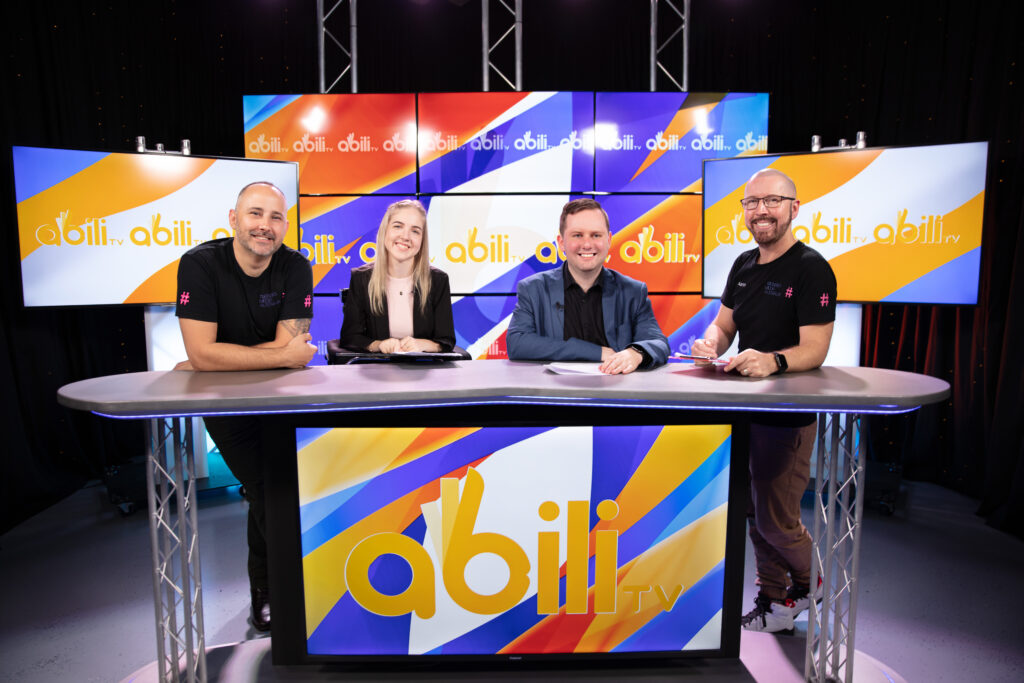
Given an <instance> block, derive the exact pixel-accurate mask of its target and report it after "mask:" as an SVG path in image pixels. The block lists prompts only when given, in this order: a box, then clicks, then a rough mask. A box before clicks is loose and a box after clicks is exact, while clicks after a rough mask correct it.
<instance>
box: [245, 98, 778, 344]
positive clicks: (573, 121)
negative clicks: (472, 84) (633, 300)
mask: <svg viewBox="0 0 1024 683" xmlns="http://www.w3.org/2000/svg"><path fill="white" fill-rule="evenodd" d="M243 110H244V120H245V148H246V155H247V156H251V157H258V158H266V159H277V160H288V161H294V162H297V163H298V165H299V178H300V188H301V193H302V194H301V197H300V200H299V207H300V208H299V215H300V219H301V239H300V249H301V250H302V252H303V253H304V254H305V255H306V256H307V257H308V258H309V259H310V261H311V262H312V263H313V270H314V283H315V285H314V286H315V293H316V294H317V298H318V301H317V303H318V304H320V305H319V306H318V309H326V308H329V307H330V306H331V304H328V303H327V301H328V299H329V298H334V299H337V297H338V293H339V291H340V290H341V289H343V288H345V287H347V286H348V284H349V277H350V272H351V270H352V268H354V267H357V266H360V265H363V264H365V263H369V262H371V261H372V260H373V259H374V258H375V256H376V254H375V243H374V242H375V238H376V233H377V229H378V226H379V224H380V220H381V218H382V216H383V215H384V212H385V210H386V208H387V206H388V205H389V204H390V203H392V202H394V201H397V200H398V199H401V198H406V197H416V198H418V199H419V200H420V201H421V202H423V204H424V205H425V206H426V207H427V211H428V214H427V227H428V238H429V243H430V258H431V263H432V265H434V266H436V267H438V268H441V269H442V270H444V271H445V272H446V273H448V275H449V278H450V280H451V287H452V292H453V295H454V296H455V301H454V315H455V325H456V333H457V343H458V344H459V345H460V346H462V347H463V348H466V349H467V350H470V353H471V354H472V355H473V357H474V358H501V357H505V348H504V332H505V328H506V327H507V325H508V318H509V316H510V315H511V311H512V307H513V306H514V304H515V301H514V296H513V295H514V294H515V291H516V284H517V283H518V282H519V281H520V280H521V279H523V278H525V277H528V276H530V275H532V274H534V273H536V272H539V271H542V270H547V269H551V268H557V267H560V266H561V264H562V262H563V261H564V256H563V255H562V254H561V253H559V251H558V248H557V245H556V241H555V237H556V235H557V232H558V216H559V213H560V212H561V208H562V206H563V205H564V204H565V203H566V202H567V201H569V200H570V199H574V198H576V197H579V196H596V197H597V199H598V200H599V201H600V202H601V203H602V205H603V206H604V207H605V209H606V211H607V212H608V214H609V219H610V222H611V228H612V233H613V238H612V249H611V253H610V260H609V262H608V265H609V267H611V268H614V269H616V270H618V271H620V272H623V273H625V274H626V275H629V276H631V277H634V278H637V279H640V280H643V281H644V282H646V283H647V284H648V289H649V291H651V292H652V293H665V294H672V295H677V297H676V298H671V297H666V298H665V300H664V302H663V304H662V305H661V306H660V307H659V305H658V304H655V313H656V314H657V315H658V316H659V322H661V323H662V327H663V330H664V331H665V332H666V334H667V335H668V336H670V338H673V337H680V335H681V334H682V331H683V330H684V328H686V329H687V330H688V329H689V328H688V327H687V322H688V321H690V320H691V317H692V315H694V314H696V313H699V312H700V311H701V310H703V309H705V308H706V307H707V306H708V305H709V304H711V303H713V302H710V301H707V300H704V299H702V298H701V296H700V292H701V277H702V276H701V273H702V260H703V253H702V246H701V239H702V234H701V229H700V226H701V199H700V193H701V190H702V183H701V177H702V163H703V161H704V160H705V159H710V158H717V157H723V156H750V155H762V154H764V153H765V152H766V150H767V128H768V96H767V95H766V94H759V93H600V92H597V93H595V92H511V93H509V92H502V93H429V94H428V93H421V94H383V95H378V94H366V95H287V96H285V95H282V96H273V95H264V96H246V97H244V98H243ZM678 295H684V296H678ZM659 309H660V312H659ZM329 317H330V318H331V320H330V321H329V322H325V323H323V324H326V325H327V326H328V329H327V330H326V331H325V333H327V334H331V337H328V338H334V337H337V329H338V328H340V322H341V317H340V315H336V316H335V315H334V314H329ZM702 322H703V318H702ZM703 324H704V325H705V326H706V322H703ZM317 325H318V321H316V320H315V321H314V328H316V327H317ZM703 329H704V328H703V327H701V329H700V330H699V331H698V332H696V333H695V334H696V335H699V334H700V333H702V332H703ZM330 330H333V332H332V331H330ZM673 350H683V349H681V348H675V347H674V348H673Z"/></svg>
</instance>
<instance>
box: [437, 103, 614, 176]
mask: <svg viewBox="0 0 1024 683" xmlns="http://www.w3.org/2000/svg"><path fill="white" fill-rule="evenodd" d="M593 128H594V94H593V93H592V92H525V93H524V92H507V93H422V94H420V95H419V165H420V192H426V193H440V192H487V193H494V192H588V191H591V190H592V189H593V188H594V147H593Z"/></svg>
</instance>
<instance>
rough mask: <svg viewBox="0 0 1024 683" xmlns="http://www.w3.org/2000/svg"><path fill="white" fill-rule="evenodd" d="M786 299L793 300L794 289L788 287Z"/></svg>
mask: <svg viewBox="0 0 1024 683" xmlns="http://www.w3.org/2000/svg"><path fill="white" fill-rule="evenodd" d="M786 298H787V299H792V298H793V288H792V287H786Z"/></svg>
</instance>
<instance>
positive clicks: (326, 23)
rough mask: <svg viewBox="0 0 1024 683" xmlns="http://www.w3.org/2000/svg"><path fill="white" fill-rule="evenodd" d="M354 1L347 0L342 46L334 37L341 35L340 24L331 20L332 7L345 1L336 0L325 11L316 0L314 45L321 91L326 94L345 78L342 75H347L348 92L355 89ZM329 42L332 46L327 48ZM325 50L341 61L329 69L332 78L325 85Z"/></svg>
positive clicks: (341, 22) (356, 89) (319, 0)
mask: <svg viewBox="0 0 1024 683" xmlns="http://www.w3.org/2000/svg"><path fill="white" fill-rule="evenodd" d="M356 2H357V0H348V47H345V45H344V44H343V43H342V42H341V40H339V39H338V36H341V35H344V30H345V26H344V23H343V21H342V20H340V19H338V18H336V17H335V18H333V19H332V15H334V14H335V10H337V9H338V8H339V7H341V6H342V5H343V4H345V0H336V1H335V3H334V4H333V5H331V8H330V9H329V10H327V12H326V13H325V12H324V0H316V28H317V32H316V45H317V55H318V56H319V60H318V61H319V65H320V92H321V93H329V92H331V91H332V90H334V86H336V85H338V83H339V82H340V81H341V79H342V78H344V77H345V74H349V78H350V82H351V85H352V92H359V79H358V77H357V76H358V74H357V69H356V28H357V22H356ZM338 15H342V13H341V12H339V13H338ZM332 26H333V30H332V28H331V27H332ZM329 45H333V46H334V48H335V49H331V50H328V46H329ZM328 53H330V54H331V55H334V56H337V57H340V59H341V64H340V65H339V66H338V67H337V68H336V69H332V70H331V75H332V76H333V80H332V81H331V84H330V85H327V76H328V72H327V68H328V67H327V55H328Z"/></svg>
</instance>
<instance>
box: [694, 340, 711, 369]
mask: <svg viewBox="0 0 1024 683" xmlns="http://www.w3.org/2000/svg"><path fill="white" fill-rule="evenodd" d="M690 353H691V354H692V355H694V356H707V357H708V358H718V344H716V343H715V342H714V341H713V340H711V339H694V340H693V345H692V346H691V347H690ZM693 362H694V365H699V366H701V367H707V366H709V365H711V361H708V360H695V361H693Z"/></svg>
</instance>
